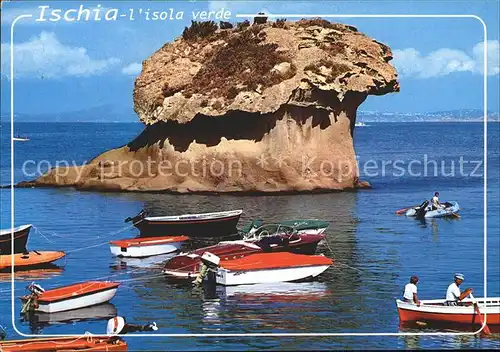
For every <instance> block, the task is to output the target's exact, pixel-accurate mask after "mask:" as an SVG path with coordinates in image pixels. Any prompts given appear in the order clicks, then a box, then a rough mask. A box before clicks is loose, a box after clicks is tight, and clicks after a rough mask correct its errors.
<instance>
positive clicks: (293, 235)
mask: <svg viewBox="0 0 500 352" xmlns="http://www.w3.org/2000/svg"><path fill="white" fill-rule="evenodd" d="M273 231H274V232H273ZM323 238H325V235H324V234H315V233H313V234H309V233H297V232H296V230H295V229H294V228H292V227H288V226H281V225H275V224H271V225H264V226H261V227H260V228H259V230H257V231H255V232H253V234H252V237H248V238H247V239H245V240H237V241H223V242H220V243H218V244H217V245H214V246H209V247H203V248H199V249H197V250H195V251H192V252H189V253H181V254H179V255H177V256H175V257H173V258H172V259H170V260H169V261H168V262H167V263H166V264H165V268H164V270H163V272H164V273H165V274H166V275H169V276H172V277H175V278H179V279H194V278H196V276H197V275H198V273H199V270H200V264H201V256H202V255H203V253H205V252H210V253H212V254H215V255H216V256H218V257H220V258H221V261H226V260H231V259H236V258H242V257H245V256H248V255H251V254H255V253H262V252H292V253H300V254H314V253H315V252H316V248H317V246H318V243H319V242H321V240H323Z"/></svg>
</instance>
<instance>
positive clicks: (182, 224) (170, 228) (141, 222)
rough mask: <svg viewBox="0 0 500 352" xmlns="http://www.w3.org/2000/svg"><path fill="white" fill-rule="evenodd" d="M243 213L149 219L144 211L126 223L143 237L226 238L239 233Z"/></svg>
mask: <svg viewBox="0 0 500 352" xmlns="http://www.w3.org/2000/svg"><path fill="white" fill-rule="evenodd" d="M242 213H243V211H242V210H232V211H222V212H217V213H203V214H184V215H178V216H155V217H148V216H147V213H146V212H145V211H142V212H140V213H139V214H138V215H136V216H135V217H133V218H127V219H126V220H125V221H132V222H133V223H134V226H135V227H137V228H138V229H139V230H140V231H141V236H180V235H185V236H189V237H225V236H229V235H232V234H235V233H237V231H238V230H237V229H236V225H237V224H238V221H239V219H240V216H241V214H242Z"/></svg>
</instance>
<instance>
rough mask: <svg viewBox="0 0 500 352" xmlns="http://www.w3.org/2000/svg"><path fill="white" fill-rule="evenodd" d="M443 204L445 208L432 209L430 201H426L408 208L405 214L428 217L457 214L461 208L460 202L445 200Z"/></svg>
mask: <svg viewBox="0 0 500 352" xmlns="http://www.w3.org/2000/svg"><path fill="white" fill-rule="evenodd" d="M441 204H442V205H443V208H439V209H435V210H432V209H431V207H430V205H429V201H425V202H423V203H422V204H421V205H419V206H417V207H413V208H410V209H408V210H407V211H406V214H405V215H406V216H414V217H416V218H426V219H429V218H444V217H449V216H457V215H456V214H457V213H458V211H459V210H460V205H459V204H458V202H444V203H441Z"/></svg>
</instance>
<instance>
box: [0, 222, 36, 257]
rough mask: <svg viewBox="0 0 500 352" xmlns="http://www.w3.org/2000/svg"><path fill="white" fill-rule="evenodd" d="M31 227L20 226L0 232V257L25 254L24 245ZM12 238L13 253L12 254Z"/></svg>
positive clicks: (29, 225)
mask: <svg viewBox="0 0 500 352" xmlns="http://www.w3.org/2000/svg"><path fill="white" fill-rule="evenodd" d="M31 227H32V225H31V224H28V225H22V226H18V227H15V228H13V229H4V230H0V255H5V254H11V253H23V252H26V243H27V242H28V236H29V233H30V230H31ZM12 238H14V252H12Z"/></svg>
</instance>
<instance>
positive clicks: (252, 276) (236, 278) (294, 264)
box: [195, 252, 333, 286]
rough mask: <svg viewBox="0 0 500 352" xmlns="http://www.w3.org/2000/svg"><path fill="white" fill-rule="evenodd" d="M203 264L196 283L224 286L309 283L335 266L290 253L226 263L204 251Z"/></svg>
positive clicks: (315, 257) (328, 261)
mask: <svg viewBox="0 0 500 352" xmlns="http://www.w3.org/2000/svg"><path fill="white" fill-rule="evenodd" d="M202 261H203V264H204V265H205V266H206V268H207V270H204V269H202V270H201V271H200V274H199V276H198V278H197V279H196V281H195V282H201V280H203V279H205V280H206V281H208V282H211V283H215V284H217V285H224V286H234V285H251V284H265V283H273V282H295V281H303V280H310V279H313V278H315V277H317V276H318V275H320V274H321V273H323V272H324V271H325V270H326V269H328V268H329V267H330V266H331V265H332V264H333V260H331V259H330V258H327V257H325V256H323V255H303V254H294V253H287V252H281V253H256V254H252V255H249V256H245V257H242V258H237V259H231V260H226V261H221V258H219V257H218V256H216V255H214V254H212V253H210V252H205V253H204V254H203V255H202ZM211 274H213V275H211Z"/></svg>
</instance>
